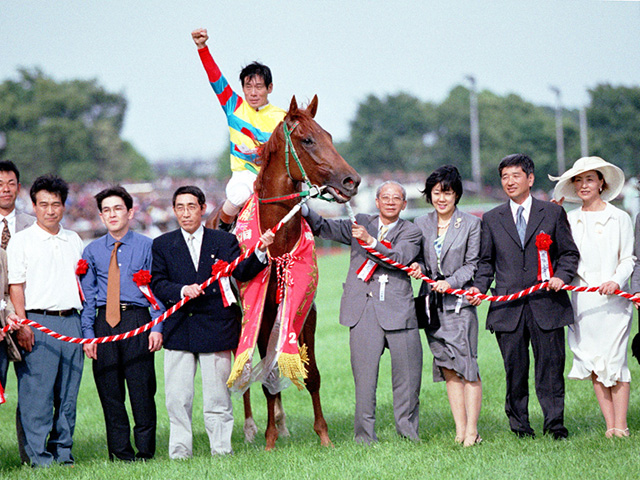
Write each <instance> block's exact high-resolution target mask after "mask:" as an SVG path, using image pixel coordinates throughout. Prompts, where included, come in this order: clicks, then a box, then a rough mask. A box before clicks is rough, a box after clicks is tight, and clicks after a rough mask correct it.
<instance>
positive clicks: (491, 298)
mask: <svg viewBox="0 0 640 480" xmlns="http://www.w3.org/2000/svg"><path fill="white" fill-rule="evenodd" d="M345 206H346V208H347V214H348V216H349V219H350V220H351V222H353V223H356V217H355V215H354V213H353V209H352V208H351V205H349V202H347V203H345ZM358 244H360V246H362V248H364V249H365V250H366V251H367V252H369V253H370V254H371V255H373V256H374V257H376V258H378V259H379V260H381V261H383V262H384V263H386V264H388V265H391V266H392V267H395V268H397V269H399V270H402V271H404V272H406V273H407V274H409V272H410V271H411V269H410V268H409V267H408V266H406V265H403V264H402V263H399V262H396V261H395V260H393V259H391V258H389V257H387V256H386V255H384V254H382V253H380V252H379V251H377V250H376V249H375V248H372V247H370V246H369V245H367V244H366V243H365V242H363V241H362V240H358ZM420 279H421V280H423V281H425V282H427V283H428V284H430V285H433V284H435V283H436V282H435V280H432V279H431V278H429V277H427V276H426V275H420ZM548 285H549V282H542V283H539V284H537V285H534V286H532V287H529V288H526V289H524V290H521V291H519V292H516V293H510V294H509V295H485V294H483V293H472V292H469V291H468V290H463V289H460V288H449V289H447V290H445V291H444V293H448V294H450V295H464V296H469V297H475V298H479V299H480V300H485V301H488V302H508V301H510V300H517V299H519V298H522V297H524V296H526V295H531V294H532V293H534V292H537V291H538V290H542V289H545V288H547V286H548ZM598 288H599V287H577V286H574V285H566V284H565V285H563V286H562V287H561V289H562V290H567V291H571V292H597V291H598ZM612 295H617V296H619V297H622V298H626V299H627V300H630V301H632V302H635V303H640V295H634V294H631V293H628V292H625V291H623V290H616V291H614V292H613V294H612Z"/></svg>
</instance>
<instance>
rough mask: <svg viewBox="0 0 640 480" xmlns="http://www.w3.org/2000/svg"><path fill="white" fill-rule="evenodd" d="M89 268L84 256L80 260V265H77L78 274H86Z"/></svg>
mask: <svg viewBox="0 0 640 480" xmlns="http://www.w3.org/2000/svg"><path fill="white" fill-rule="evenodd" d="M88 270H89V264H88V263H87V261H86V260H85V259H84V258H81V259H80V260H78V265H77V266H76V275H78V276H80V275H84V274H85V273H87V271H88Z"/></svg>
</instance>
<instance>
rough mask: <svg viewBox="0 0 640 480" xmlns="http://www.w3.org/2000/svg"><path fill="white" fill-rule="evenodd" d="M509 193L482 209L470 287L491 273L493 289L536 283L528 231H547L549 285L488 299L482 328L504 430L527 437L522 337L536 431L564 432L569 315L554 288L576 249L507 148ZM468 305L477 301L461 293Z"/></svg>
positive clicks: (555, 211) (564, 278)
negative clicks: (498, 370) (536, 409)
mask: <svg viewBox="0 0 640 480" xmlns="http://www.w3.org/2000/svg"><path fill="white" fill-rule="evenodd" d="M498 171H499V172H500V179H501V182H502V188H503V189H504V191H505V193H506V194H507V196H508V197H509V201H508V202H507V203H504V204H502V205H500V206H498V207H496V208H494V209H493V210H491V211H489V212H487V213H485V214H484V216H483V218H482V234H481V246H480V262H479V263H478V271H477V272H476V276H475V280H474V286H473V287H472V288H470V289H469V290H470V291H471V292H475V293H481V292H486V291H487V290H488V289H489V287H490V286H491V283H492V282H493V280H494V277H495V281H496V285H495V289H494V290H495V294H496V295H506V294H510V293H515V292H519V291H520V290H524V289H525V288H528V287H531V286H533V285H535V284H537V283H539V281H540V280H539V279H538V262H539V261H538V248H537V247H536V238H537V236H538V235H540V234H541V233H545V234H547V235H549V237H550V239H551V241H552V243H551V245H550V247H549V253H548V256H549V262H550V263H551V266H552V268H553V272H552V274H551V279H550V280H549V287H548V288H547V289H546V290H538V291H537V292H536V293H534V294H532V295H527V296H525V297H522V298H521V299H519V300H512V301H509V302H493V303H492V304H491V306H490V307H489V313H488V315H487V329H489V330H491V332H493V333H495V334H496V340H497V341H498V345H499V347H500V352H501V353H502V358H503V361H504V367H505V371H506V377H507V389H506V390H507V395H506V401H505V410H506V413H507V417H509V424H510V427H511V430H512V431H513V432H514V433H515V434H516V435H518V436H519V437H533V436H534V435H535V434H534V430H533V429H532V428H531V425H530V424H529V410H528V404H529V343H531V347H532V349H533V356H534V359H535V384H536V393H537V395H538V401H539V402H540V407H541V408H542V413H543V414H544V425H543V432H544V433H545V434H546V433H548V434H550V435H552V436H553V438H555V439H562V438H566V437H567V435H568V432H567V429H566V428H565V426H564V363H565V342H564V327H565V325H570V324H572V323H573V309H572V308H571V303H570V301H569V296H568V295H567V292H566V291H564V290H560V289H561V287H562V286H563V285H564V284H565V283H569V282H570V281H571V279H572V278H573V277H574V275H575V273H576V269H577V268H578V260H579V259H580V254H579V253H578V249H577V247H576V245H575V243H574V242H573V237H572V236H571V227H570V226H569V222H568V220H567V214H566V213H565V211H564V209H563V208H562V207H561V206H559V205H555V204H553V203H550V202H543V201H540V200H537V199H536V198H533V197H532V196H531V187H532V186H533V181H534V174H533V171H534V164H533V161H532V160H531V158H529V157H528V156H527V155H523V154H514V155H509V156H507V157H505V158H503V159H502V161H501V162H500V165H499V166H498ZM468 299H469V301H470V302H471V303H472V304H473V305H477V304H479V303H480V302H479V301H478V300H477V299H476V298H475V297H468Z"/></svg>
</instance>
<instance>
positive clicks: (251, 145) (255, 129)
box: [191, 28, 286, 231]
mask: <svg viewBox="0 0 640 480" xmlns="http://www.w3.org/2000/svg"><path fill="white" fill-rule="evenodd" d="M191 37H192V38H193V41H194V42H195V44H196V46H197V47H198V54H199V55H200V60H201V61H202V65H203V66H204V69H205V70H206V72H207V76H208V77H209V83H211V87H212V88H213V91H214V92H215V93H216V96H217V97H218V101H219V102H220V105H221V106H222V109H223V110H224V112H225V114H226V115H227V123H228V125H229V137H230V146H229V149H230V154H231V171H232V174H231V179H230V180H229V182H228V183H227V187H226V189H225V194H226V196H227V198H226V200H225V202H224V204H223V205H222V210H221V211H220V219H219V228H220V229H221V230H226V231H230V230H231V226H232V224H233V222H234V220H235V217H236V215H237V214H238V212H239V211H240V210H241V209H242V207H243V206H244V204H245V203H246V201H247V199H248V198H249V197H250V196H251V195H252V194H253V182H254V181H255V179H256V176H257V174H258V171H259V170H260V165H259V160H258V147H259V146H260V145H261V144H263V143H265V142H266V141H267V140H269V137H270V136H271V132H273V130H274V129H275V128H276V126H277V125H278V124H279V123H280V122H281V121H282V119H283V118H284V116H285V114H286V112H285V111H284V110H282V109H281V108H278V107H276V106H274V105H271V104H270V103H269V99H268V96H269V94H270V93H271V92H272V91H273V83H272V79H271V70H270V69H269V67H267V66H266V65H262V64H260V63H258V62H253V63H251V64H250V65H247V66H246V67H244V68H243V69H242V71H241V72H240V82H241V84H242V93H243V94H244V98H243V97H241V96H239V95H238V94H237V93H236V92H234V91H233V90H232V89H231V87H230V86H229V82H227V79H226V78H225V77H224V76H223V75H222V72H220V69H219V68H218V65H217V64H216V63H215V61H214V60H213V58H212V57H211V54H210V53H209V48H208V47H207V45H206V42H207V40H208V39H209V35H208V34H207V30H206V29H204V28H199V29H196V30H194V31H193V32H191Z"/></svg>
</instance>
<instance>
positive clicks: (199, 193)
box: [172, 185, 207, 207]
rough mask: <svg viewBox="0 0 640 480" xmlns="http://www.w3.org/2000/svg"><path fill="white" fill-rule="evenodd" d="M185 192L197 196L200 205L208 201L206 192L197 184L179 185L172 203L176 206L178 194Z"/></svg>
mask: <svg viewBox="0 0 640 480" xmlns="http://www.w3.org/2000/svg"><path fill="white" fill-rule="evenodd" d="M185 194H190V195H193V196H194V197H196V198H197V199H198V205H200V206H201V207H202V206H203V205H204V204H205V203H206V202H207V199H206V198H205V196H204V192H203V191H202V190H200V188H198V187H196V186H195V185H185V186H183V187H178V189H177V190H176V191H175V193H174V194H173V200H172V203H173V206H174V207H175V206H176V198H178V195H185Z"/></svg>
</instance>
